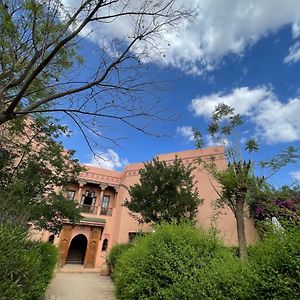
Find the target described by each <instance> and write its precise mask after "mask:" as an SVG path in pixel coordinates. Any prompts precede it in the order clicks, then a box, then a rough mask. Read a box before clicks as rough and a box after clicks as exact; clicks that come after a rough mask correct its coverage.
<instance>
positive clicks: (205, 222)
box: [55, 147, 256, 266]
mask: <svg viewBox="0 0 300 300" xmlns="http://www.w3.org/2000/svg"><path fill="white" fill-rule="evenodd" d="M175 156H178V157H180V158H182V159H183V162H184V163H185V164H189V163H194V164H195V166H196V167H197V168H196V170H195V171H194V176H195V178H194V180H195V188H196V187H197V188H198V191H199V196H200V197H201V198H203V199H204V201H203V204H202V205H201V206H200V207H199V212H198V215H197V220H198V224H199V226H200V227H202V228H204V229H208V228H210V227H211V226H215V227H216V228H217V229H218V230H219V233H220V236H221V237H222V238H223V239H224V241H225V243H227V244H229V245H237V234H236V222H235V218H234V216H233V214H232V212H231V210H230V209H229V208H225V209H221V210H219V211H216V210H215V209H214V208H213V203H214V201H215V200H216V199H217V198H218V195H217V192H216V189H217V190H218V189H220V187H219V186H218V184H217V182H216V181H215V180H214V178H212V176H211V175H210V174H208V173H207V172H206V171H205V170H203V168H201V167H200V166H199V164H198V163H197V159H198V158H199V156H200V157H201V158H202V159H203V160H204V161H206V162H210V161H211V157H212V156H213V157H214V161H215V163H216V165H217V167H218V168H219V169H224V168H226V166H227V162H226V159H225V156H224V149H223V147H212V148H207V149H201V150H189V151H183V152H178V153H169V154H163V155H159V158H160V160H164V161H166V162H167V164H171V163H172V161H173V160H174V159H175ZM140 168H143V163H136V164H129V165H127V166H126V167H125V168H124V170H123V172H117V171H112V170H105V169H100V168H95V167H90V166H87V170H86V171H85V172H84V173H82V174H81V175H80V176H79V180H80V181H81V182H84V181H86V182H87V183H86V185H85V186H84V187H83V188H82V190H81V194H82V193H84V192H85V190H95V191H96V195H97V201H96V203H95V205H98V206H100V205H101V200H102V199H100V195H109V196H110V197H111V201H110V206H109V207H110V208H113V213H112V216H102V215H101V216H96V217H99V218H101V219H105V220H106V223H105V225H104V230H103V232H102V236H101V240H99V232H98V231H97V230H95V234H94V235H93V236H91V234H92V233H91V227H90V226H76V227H75V228H74V229H73V231H72V234H71V237H70V238H71V239H72V238H73V237H74V236H76V235H77V234H80V233H81V234H85V235H86V237H87V238H88V239H89V243H90V240H91V239H94V242H95V243H94V244H95V245H96V246H95V245H94V246H93V247H94V248H95V247H96V248H97V249H96V250H95V249H94V248H93V251H94V252H96V258H95V262H94V263H95V266H100V265H101V264H102V263H103V262H104V261H105V257H106V255H107V251H101V248H102V244H103V241H104V240H105V239H108V241H109V242H108V249H110V248H111V246H112V245H113V244H115V243H125V242H127V241H128V233H129V232H138V231H141V230H143V231H147V230H149V226H148V225H144V226H143V227H141V225H139V224H138V222H137V221H135V220H134V219H133V218H132V217H131V216H130V214H129V211H128V209H127V208H126V207H124V206H122V203H123V202H124V200H125V199H126V198H129V195H128V191H127V189H126V188H124V187H123V185H124V186H127V187H130V186H131V185H133V184H135V183H137V182H139V173H138V171H139V169H140ZM88 182H93V183H94V184H95V183H96V184H98V185H99V184H102V185H103V184H107V185H110V186H113V187H114V188H115V189H116V190H112V189H111V188H110V189H106V190H105V191H104V192H103V193H101V188H100V186H99V187H98V186H95V185H93V186H91V185H90V184H89V183H88ZM70 189H72V190H76V199H78V200H79V199H80V198H81V194H79V193H78V190H79V189H80V188H79V184H78V183H76V184H71V185H70ZM84 215H85V216H87V215H88V214H84ZM92 217H93V216H92ZM92 232H93V230H92ZM96 232H97V233H96ZM64 235H65V233H64V231H63V232H62V233H61V236H60V238H59V240H60V241H61V240H62V237H63V236H64ZM96 235H98V240H97V241H96V239H97V238H95V236H96ZM246 237H247V241H248V242H250V243H251V242H253V240H254V239H255V237H256V233H255V229H254V226H253V223H252V221H251V220H246ZM57 242H58V239H56V240H55V243H57ZM88 247H91V246H90V244H89V246H88ZM89 249H90V248H89ZM64 255H65V254H64ZM90 261H91V258H90ZM91 264H92V263H91V262H89V266H90V265H91Z"/></svg>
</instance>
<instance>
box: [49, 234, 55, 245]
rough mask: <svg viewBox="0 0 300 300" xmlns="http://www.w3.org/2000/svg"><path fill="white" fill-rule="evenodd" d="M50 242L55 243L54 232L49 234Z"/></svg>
mask: <svg viewBox="0 0 300 300" xmlns="http://www.w3.org/2000/svg"><path fill="white" fill-rule="evenodd" d="M48 242H49V243H51V244H53V243H54V234H51V235H50V236H49V239H48Z"/></svg>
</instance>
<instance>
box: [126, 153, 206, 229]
mask: <svg viewBox="0 0 300 300" xmlns="http://www.w3.org/2000/svg"><path fill="white" fill-rule="evenodd" d="M193 170H194V167H192V166H191V165H188V166H185V165H184V164H183V162H182V160H181V159H179V158H178V157H176V158H175V160H174V162H172V164H170V165H168V164H167V163H166V162H165V161H160V160H159V159H158V158H154V159H153V161H150V162H147V163H145V164H144V168H143V169H141V170H140V172H139V173H140V183H138V184H135V185H134V186H132V187H130V189H129V194H130V197H131V200H130V201H129V200H126V201H125V202H124V206H126V207H127V208H128V209H129V210H130V211H131V212H132V213H133V214H134V215H135V217H136V218H137V219H138V220H139V221H140V222H145V223H149V222H154V223H161V222H163V221H164V222H169V223H170V222H173V221H176V222H177V223H179V222H180V221H181V220H184V219H187V220H193V219H194V217H195V216H196V213H197V209H198V205H199V204H200V203H201V201H202V200H201V199H199V197H198V191H197V189H196V190H195V189H194V183H193V175H192V172H193Z"/></svg>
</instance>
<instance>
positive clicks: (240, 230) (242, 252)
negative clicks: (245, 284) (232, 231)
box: [235, 196, 247, 260]
mask: <svg viewBox="0 0 300 300" xmlns="http://www.w3.org/2000/svg"><path fill="white" fill-rule="evenodd" d="M244 205H245V197H244V196H241V197H239V198H237V201H236V210H235V218H236V227H237V236H238V244H239V257H240V258H241V259H243V260H245V259H247V243H246V234H245V220H244Z"/></svg>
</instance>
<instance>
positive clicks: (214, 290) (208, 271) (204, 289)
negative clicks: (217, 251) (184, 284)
mask: <svg viewBox="0 0 300 300" xmlns="http://www.w3.org/2000/svg"><path fill="white" fill-rule="evenodd" d="M257 280H258V275H257V273H256V272H255V269H253V268H252V266H251V265H250V264H249V263H246V262H244V261H241V260H240V259H239V258H238V257H236V256H233V255H227V256H226V257H222V258H218V257H216V258H215V259H213V260H212V261H211V263H210V264H209V265H207V266H206V268H204V269H201V270H199V273H198V282H199V284H198V287H197V291H196V293H195V299H207V300H218V299H220V300H221V299H228V300H232V299H243V300H244V299H249V300H250V299H254V297H253V295H254V294H255V282H256V281H257Z"/></svg>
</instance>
